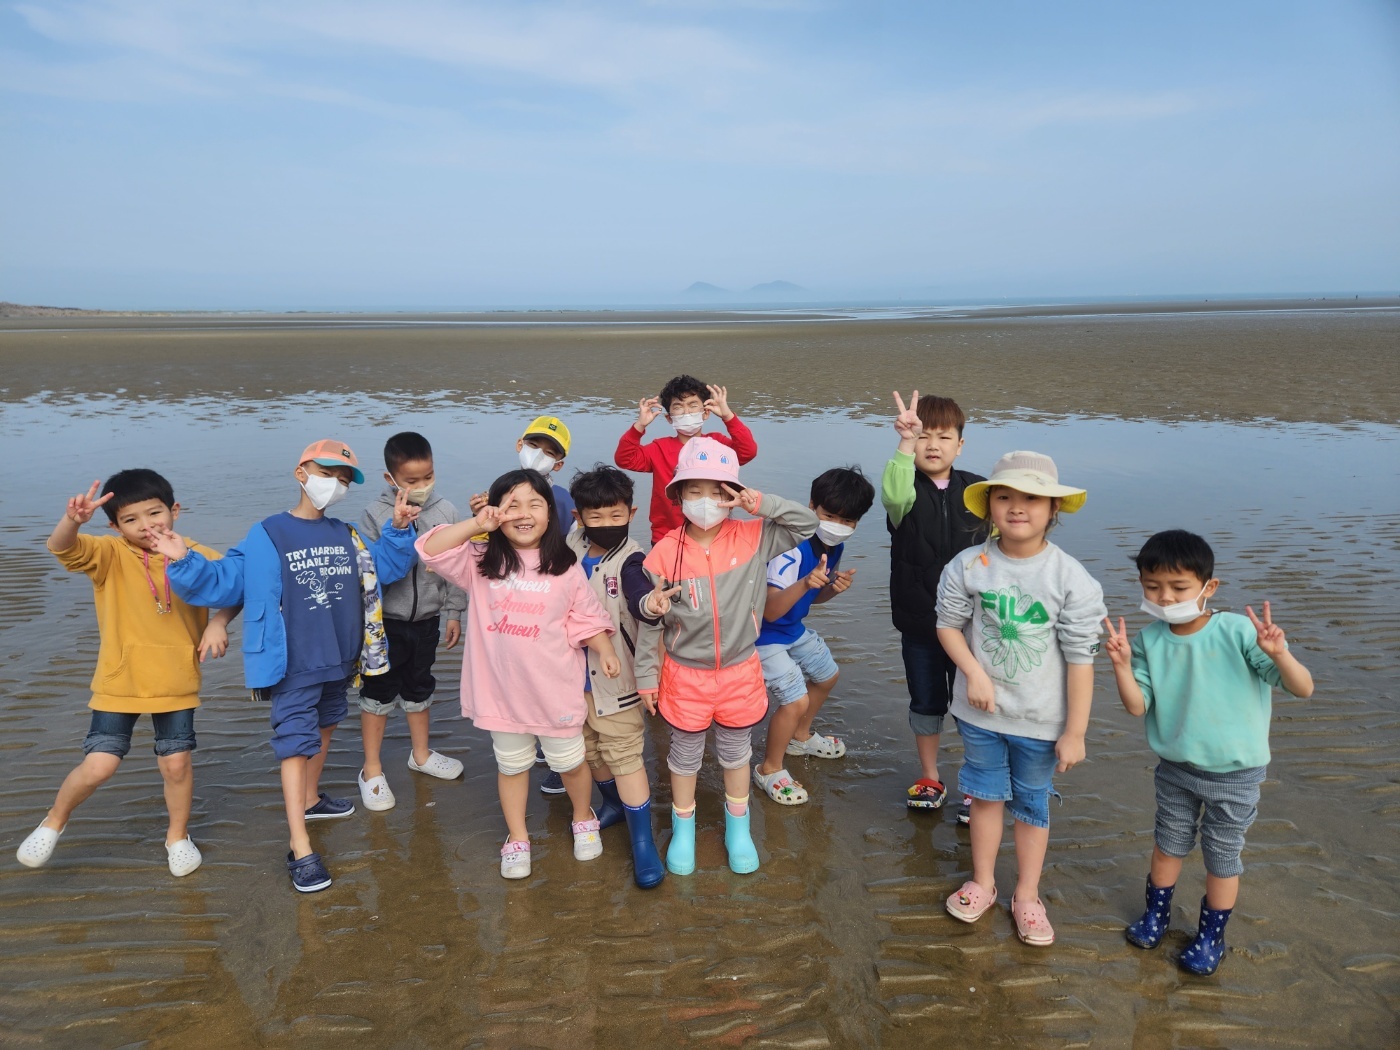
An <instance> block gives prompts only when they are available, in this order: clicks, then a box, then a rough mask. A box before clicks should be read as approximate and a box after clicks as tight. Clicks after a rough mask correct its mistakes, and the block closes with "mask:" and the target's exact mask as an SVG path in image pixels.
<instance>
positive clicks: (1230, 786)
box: [1152, 758, 1268, 879]
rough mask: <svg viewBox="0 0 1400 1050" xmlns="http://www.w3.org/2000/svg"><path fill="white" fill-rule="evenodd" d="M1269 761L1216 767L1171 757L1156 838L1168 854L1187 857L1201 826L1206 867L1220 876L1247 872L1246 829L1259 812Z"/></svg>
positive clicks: (1162, 776)
mask: <svg viewBox="0 0 1400 1050" xmlns="http://www.w3.org/2000/svg"><path fill="white" fill-rule="evenodd" d="M1267 773H1268V767H1267V766H1255V767H1253V768H1250V769H1235V770H1231V771H1230V772H1229V773H1212V772H1210V771H1209V770H1206V769H1197V768H1196V767H1195V766H1190V765H1185V764H1184V763H1181V762H1168V761H1167V760H1166V759H1165V758H1164V759H1162V761H1161V762H1160V763H1159V764H1158V766H1157V772H1156V774H1155V775H1154V776H1153V778H1152V779H1153V782H1154V783H1155V785H1156V788H1157V823H1156V828H1155V830H1154V832H1153V840H1154V841H1155V842H1156V844H1157V848H1158V849H1159V850H1161V851H1162V852H1163V853H1165V854H1166V855H1167V856H1168V857H1185V856H1186V855H1187V854H1189V853H1190V852H1191V850H1192V849H1194V848H1195V846H1196V829H1197V827H1199V828H1200V832H1201V856H1202V857H1203V858H1204V860H1205V862H1206V871H1208V872H1210V873H1211V874H1212V875H1214V876H1215V877H1216V878H1218V879H1229V878H1234V877H1235V876H1236V875H1241V874H1243V873H1244V862H1243V861H1241V860H1240V853H1241V852H1242V851H1243V850H1244V833H1245V832H1246V831H1248V830H1249V826H1250V825H1251V824H1253V823H1254V818H1255V817H1257V816H1258V815H1259V785H1260V784H1261V783H1263V781H1264V777H1265V775H1266V774H1267Z"/></svg>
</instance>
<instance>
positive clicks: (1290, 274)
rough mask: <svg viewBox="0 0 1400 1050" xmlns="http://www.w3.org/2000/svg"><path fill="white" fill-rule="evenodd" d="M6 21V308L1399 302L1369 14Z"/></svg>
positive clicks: (259, 7)
mask: <svg viewBox="0 0 1400 1050" xmlns="http://www.w3.org/2000/svg"><path fill="white" fill-rule="evenodd" d="M0 41H3V43H0V128H3V131H4V134H5V136H6V140H7V141H8V142H9V143H10V148H9V150H8V151H7V154H8V155H7V163H6V164H5V165H4V166H3V168H0V192H3V193H4V194H5V198H6V200H7V201H9V202H10V204H11V206H10V207H8V208H6V209H4V211H3V213H0V244H3V245H4V250H3V252H0V299H4V300H9V301H13V302H17V303H25V304H42V305H52V306H75V307H86V308H98V309H130V310H188V309H210V310H249V309H256V310H293V309H307V310H338V311H339V310H345V311H363V310H376V309H377V310H386V309H393V310H434V309H453V310H460V309H480V308H499V307H508V306H522V307H543V306H561V305H574V306H591V307H598V306H608V305H638V306H676V305H682V306H684V305H691V304H692V303H691V300H690V299H689V297H687V296H686V295H685V294H684V289H686V288H687V287H688V286H690V285H691V284H692V283H693V282H697V281H700V282H709V283H712V284H715V285H718V286H720V287H723V288H727V289H730V290H731V291H730V292H729V293H726V294H727V295H730V296H732V298H723V297H721V298H715V299H713V300H712V301H711V300H707V301H706V305H711V304H713V305H723V304H724V303H727V302H747V301H748V295H749V293H748V292H747V291H745V290H746V289H750V288H752V287H753V286H755V285H761V284H764V283H767V282H772V281H788V282H791V283H793V284H796V285H799V286H801V288H802V289H803V290H804V291H803V292H802V293H800V295H795V296H794V297H792V298H789V297H787V296H784V297H782V298H781V299H780V300H778V301H779V302H782V303H791V304H795V303H801V302H826V303H829V302H845V303H850V302H899V301H903V302H906V303H907V302H929V303H956V302H976V301H983V300H998V299H1017V300H1044V301H1064V300H1073V301H1093V300H1102V299H1110V300H1111V299H1118V298H1124V297H1145V298H1163V297H1180V298H1195V297H1202V298H1205V297H1211V298H1217V297H1220V298H1223V297H1227V296H1278V295H1302V296H1307V295H1317V294H1321V295H1326V294H1365V293H1366V292H1367V291H1368V290H1376V291H1379V292H1381V293H1384V292H1386V291H1391V292H1393V291H1394V290H1395V289H1400V249H1397V247H1396V246H1397V244H1400V193H1397V192H1396V188H1397V187H1400V136H1397V135H1396V134H1395V129H1396V128H1397V127H1400V5H1397V4H1393V3H1387V2H1385V0H1339V2H1336V3H1330V4H1321V3H1316V2H1313V3H1304V2H1299V3H1291V4H1283V5H1280V4H1276V3H1268V2H1264V0H1243V2H1241V3H1238V4H1232V5H1229V6H1227V7H1221V6H1220V5H1215V4H1208V3H1204V2H1195V3H1184V4H1180V5H1174V6H1172V7H1171V8H1153V9H1138V8H1137V7H1135V6H1129V5H1121V4H1116V3H1110V2H1106V0H1105V2H1098V3H1088V2H1085V3H1073V4H1065V5H1054V6H1053V7H1052V6H1046V5H1041V4H1037V3H1032V2H1029V0H1021V2H1011V3H1009V4H1006V5H1000V6H998V7H997V8H996V9H994V10H993V9H990V8H982V7H964V6H952V5H893V4H881V3H875V4H859V5H856V4H842V3H835V2H831V3H825V2H816V0H812V2H807V0H650V2H648V0H631V2H625V3H620V4H597V3H587V2H581V3H568V4H550V3H522V4H510V5H505V4H499V3H495V4H492V3H460V4H444V3H442V2H441V0H405V2H404V3H402V4H399V5H395V6H394V7H393V8H384V7H381V6H379V5H375V4H371V3H368V2H358V0H356V2H348V3H329V2H328V0H307V2H302V3H295V4H290V5H286V4H284V5H273V4H268V3H264V2H257V0H250V2H246V3H242V4H238V5H229V6H222V5H214V6H210V5H202V4H197V3H193V2H190V0H60V2H53V3H45V4H42V5H41V4H37V3H28V2H22V3H11V4H9V5H6V6H4V7H0ZM1241 288H1244V289H1253V290H1252V291H1246V292H1240V291H1239V289H1241ZM1313 289H1337V290H1338V291H1337V292H1336V293H1333V292H1328V291H1322V292H1316V291H1309V290H1313Z"/></svg>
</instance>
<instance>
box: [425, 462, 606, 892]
mask: <svg viewBox="0 0 1400 1050" xmlns="http://www.w3.org/2000/svg"><path fill="white" fill-rule="evenodd" d="M481 533H485V534H486V539H485V542H476V541H473V540H472V537H473V536H479V535H480V534H481ZM416 546H417V548H418V555H419V557H421V558H422V559H423V564H424V565H426V566H427V567H428V568H430V569H432V570H433V571H434V572H436V573H440V574H441V575H442V577H443V579H445V580H448V581H449V582H451V583H455V584H456V585H457V586H458V587H461V588H462V589H463V590H464V591H466V592H467V597H468V599H469V603H470V604H469V605H468V607H467V623H466V629H465V631H464V632H463V635H462V637H463V641H464V643H465V644H464V651H463V657H462V716H463V717H464V718H470V719H471V720H472V722H473V723H474V724H475V725H476V727H477V728H478V729H485V730H488V731H489V732H490V733H491V745H492V748H493V749H494V751H495V753H496V768H497V786H498V789H499V791H500V797H501V811H502V813H503V814H504V815H505V819H506V827H507V829H508V830H509V834H508V835H507V838H506V844H505V846H504V847H502V849H501V875H502V876H503V877H505V878H507V879H523V878H525V877H526V876H528V875H529V874H530V836H529V833H528V832H527V831H526V830H525V809H526V803H527V801H528V799H529V795H530V780H529V776H530V769H531V767H533V766H534V764H535V744H536V742H538V743H539V745H540V747H541V749H542V750H543V751H544V756H545V760H546V761H547V762H548V763H549V768H550V769H552V770H554V771H555V772H556V773H558V774H560V776H561V777H562V778H563V781H564V787H565V788H566V789H567V791H568V793H569V800H570V801H571V802H572V803H573V807H574V819H573V833H574V858H575V859H576V860H592V859H593V858H595V857H597V856H599V855H601V854H602V852H603V840H602V838H601V837H600V836H599V834H598V818H597V815H596V814H595V813H594V812H593V809H592V807H591V806H590V800H591V799H592V796H593V777H592V775H591V774H590V773H589V770H588V766H586V765H585V764H584V742H583V725H584V719H585V718H586V716H587V708H586V707H585V704H584V697H583V682H584V675H585V673H586V670H587V661H586V659H585V657H584V652H583V650H584V648H585V647H586V648H589V649H592V650H593V651H594V652H595V653H597V654H598V657H599V659H600V662H601V664H602V671H603V674H604V675H606V676H607V677H609V678H616V677H617V675H618V673H619V670H620V668H619V664H618V659H617V651H616V650H615V649H614V648H613V643H612V639H611V638H610V637H609V635H611V634H612V633H613V624H612V619H611V618H610V617H609V616H608V613H607V610H605V609H604V608H603V605H602V603H601V602H599V601H598V599H597V597H596V596H595V595H594V594H593V590H592V589H591V588H590V587H589V585H588V580H587V579H586V578H585V577H584V575H583V570H582V569H580V568H579V567H578V565H577V564H576V561H577V559H576V558H575V556H574V552H573V551H571V550H570V549H569V547H568V545H567V544H566V543H565V542H564V534H563V532H562V531H561V529H560V526H559V516H558V512H557V511H556V510H555V506H554V500H553V498H552V496H551V494H550V488H549V482H547V481H545V479H544V475H543V474H540V473H539V472H538V471H534V470H512V471H511V472H510V473H508V474H503V475H501V477H499V478H497V479H496V481H495V482H494V483H493V484H492V486H491V492H490V495H489V496H488V497H487V505H486V506H484V507H482V508H481V510H479V511H478V512H477V513H476V515H475V516H474V517H472V518H471V519H470V520H468V521H464V522H460V523H458V524H455V525H439V526H438V527H437V528H435V529H432V530H430V531H429V532H427V533H425V534H424V535H423V536H421V537H420V538H419V539H418V542H417V544H416Z"/></svg>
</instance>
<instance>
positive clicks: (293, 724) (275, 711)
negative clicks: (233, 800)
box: [268, 678, 350, 759]
mask: <svg viewBox="0 0 1400 1050" xmlns="http://www.w3.org/2000/svg"><path fill="white" fill-rule="evenodd" d="M349 684H350V680H349V679H348V678H337V679H336V680H335V681H334V682H313V683H312V684H311V685H294V686H291V687H290V688H289V687H287V686H286V685H284V684H283V683H281V682H278V683H277V684H276V685H274V686H273V687H272V688H271V689H269V690H268V692H269V693H270V694H271V695H270V696H269V697H268V699H270V700H271V701H272V753H273V754H275V755H276V756H277V757H278V758H279V759H283V758H296V757H297V756H301V757H303V758H315V757H316V756H317V755H319V754H320V753H321V730H322V729H324V728H326V727H327V726H334V725H339V724H340V722H341V720H342V719H344V718H345V711H346V709H347V706H348V705H347V704H346V702H345V693H346V688H347V687H348V686H349Z"/></svg>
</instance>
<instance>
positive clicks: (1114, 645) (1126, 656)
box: [1103, 616, 1133, 668]
mask: <svg viewBox="0 0 1400 1050" xmlns="http://www.w3.org/2000/svg"><path fill="white" fill-rule="evenodd" d="M1103 622H1104V626H1105V627H1107V628H1108V637H1107V638H1106V639H1104V643H1103V647H1104V648H1105V649H1107V650H1108V658H1109V659H1110V660H1112V661H1113V666H1114V667H1115V668H1119V667H1122V668H1128V667H1132V665H1133V646H1132V643H1131V642H1129V641H1128V624H1127V622H1126V621H1125V620H1124V619H1123V617H1121V616H1120V617H1118V629H1117V630H1116V631H1115V630H1114V629H1113V621H1112V620H1110V619H1109V618H1108V617H1107V616H1105V617H1104V618H1103Z"/></svg>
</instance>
